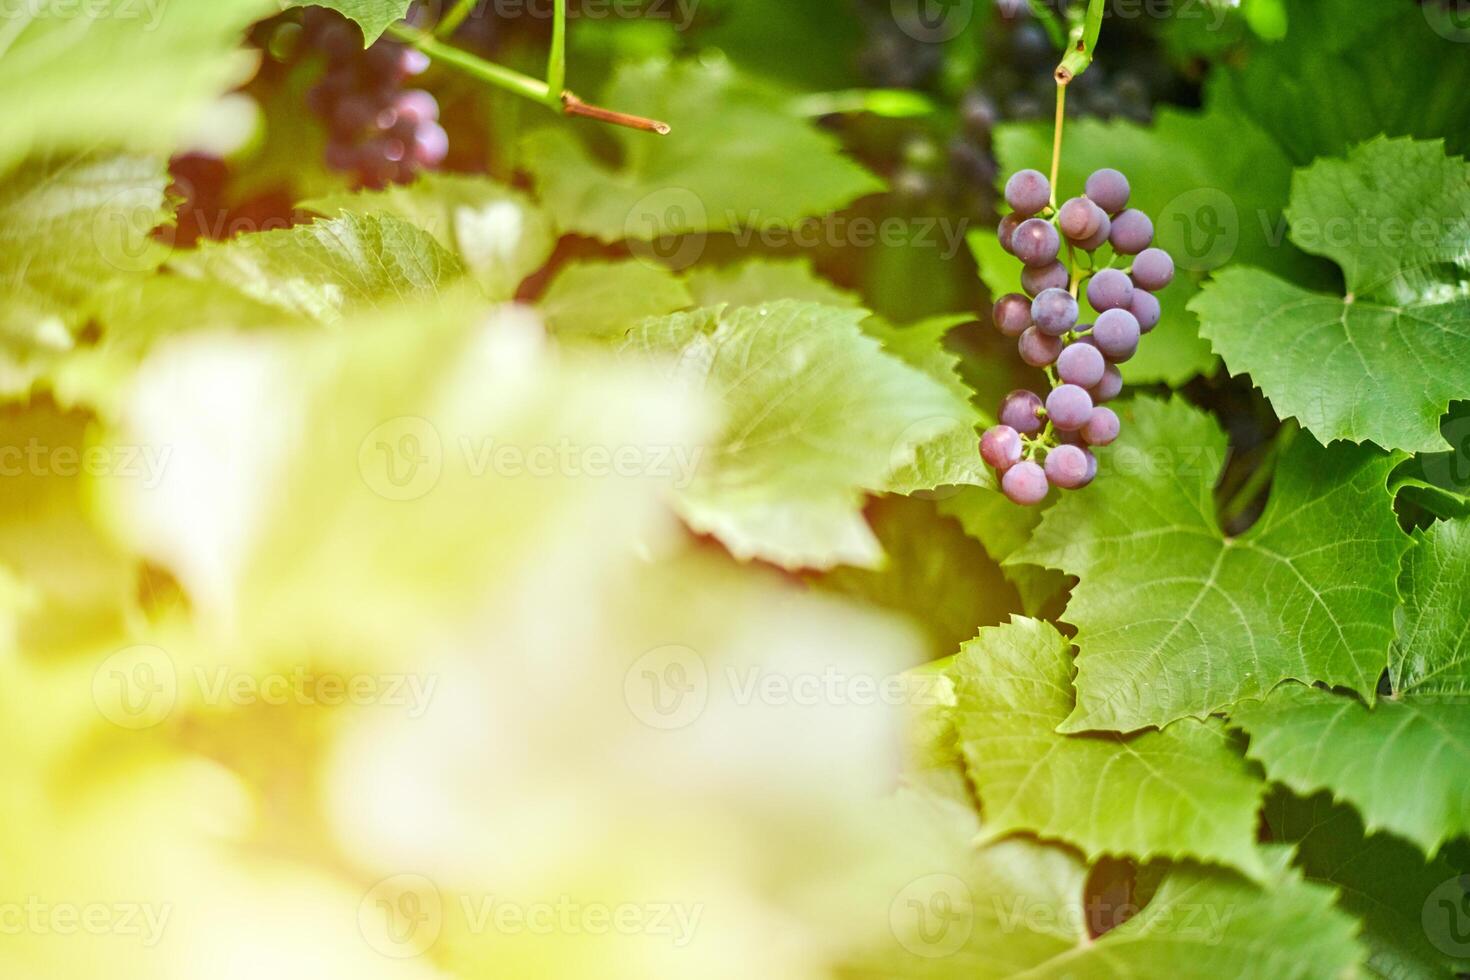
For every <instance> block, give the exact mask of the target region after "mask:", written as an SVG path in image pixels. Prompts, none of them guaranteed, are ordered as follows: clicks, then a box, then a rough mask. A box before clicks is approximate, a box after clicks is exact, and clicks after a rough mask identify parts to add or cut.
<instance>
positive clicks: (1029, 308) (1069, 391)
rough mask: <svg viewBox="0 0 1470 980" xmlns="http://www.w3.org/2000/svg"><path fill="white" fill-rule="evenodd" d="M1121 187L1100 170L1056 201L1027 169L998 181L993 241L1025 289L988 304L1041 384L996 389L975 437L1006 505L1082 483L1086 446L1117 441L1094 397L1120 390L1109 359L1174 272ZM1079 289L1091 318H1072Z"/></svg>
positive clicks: (1146, 323) (1090, 466)
mask: <svg viewBox="0 0 1470 980" xmlns="http://www.w3.org/2000/svg"><path fill="white" fill-rule="evenodd" d="M1129 193H1130V191H1129V187H1128V179H1127V178H1126V177H1124V176H1123V175H1122V174H1121V173H1119V172H1118V171H1116V170H1113V169H1111V168H1104V169H1102V170H1098V171H1096V172H1094V173H1093V174H1092V175H1091V176H1090V177H1088V178H1087V182H1086V185H1085V186H1084V190H1083V194H1082V195H1081V196H1080V197H1073V198H1070V199H1068V200H1067V201H1065V202H1064V203H1063V204H1062V205H1061V206H1060V207H1057V206H1055V205H1053V204H1052V196H1051V194H1052V190H1051V183H1050V182H1049V181H1048V180H1047V179H1046V177H1045V176H1044V175H1043V174H1041V173H1039V172H1038V171H1035V170H1022V171H1019V172H1017V173H1016V174H1014V175H1013V176H1012V177H1011V178H1010V180H1008V181H1007V182H1006V189H1005V198H1006V203H1007V204H1009V205H1010V206H1011V209H1012V211H1011V213H1010V214H1007V215H1006V216H1005V217H1004V218H1002V219H1001V222H1000V228H999V235H1000V243H1001V246H1002V247H1003V248H1004V249H1005V250H1006V251H1007V252H1009V253H1010V254H1012V255H1014V256H1015V257H1016V258H1018V259H1020V260H1021V263H1022V264H1023V265H1024V266H1025V269H1024V270H1023V271H1022V273H1021V287H1022V289H1024V290H1025V294H1024V295H1022V294H1021V293H1008V294H1007V295H1005V296H1002V297H1001V298H1000V299H999V300H997V301H996V303H995V309H994V312H993V320H994V323H995V326H996V329H998V330H999V331H1000V332H1001V333H1003V334H1005V335H1006V336H1007V337H1015V338H1016V346H1017V348H1018V349H1019V351H1020V354H1021V360H1023V361H1025V362H1026V363H1027V364H1029V365H1030V366H1031V367H1036V368H1043V369H1044V370H1045V371H1046V373H1047V377H1048V379H1049V380H1050V381H1051V383H1052V389H1051V391H1050V393H1048V394H1047V396H1046V398H1045V399H1043V398H1042V397H1041V396H1040V395H1038V394H1036V393H1035V392H1033V391H1028V390H1026V389H1020V390H1017V391H1013V392H1011V393H1010V394H1009V395H1006V397H1005V400H1004V401H1003V402H1001V406H1000V424H999V425H996V426H994V427H993V428H991V429H988V430H987V431H986V432H985V434H984V436H983V437H982V438H981V439H980V455H981V457H982V458H983V459H984V460H985V462H986V463H988V464H989V465H990V466H992V467H994V469H995V471H996V473H997V474H999V475H1000V485H1001V490H1002V491H1003V492H1004V493H1005V495H1006V496H1007V497H1009V498H1010V499H1011V500H1012V501H1014V502H1016V503H1018V504H1037V503H1040V502H1041V501H1042V500H1043V499H1044V498H1045V497H1046V495H1047V492H1048V491H1049V490H1050V488H1051V487H1053V486H1058V487H1061V488H1062V489H1064V490H1076V489H1080V488H1081V487H1085V486H1087V485H1088V484H1089V483H1091V482H1092V480H1093V477H1095V476H1096V475H1097V457H1096V456H1094V455H1093V450H1094V449H1095V448H1098V447H1101V446H1106V445H1108V444H1110V443H1111V442H1112V441H1113V440H1114V439H1116V438H1118V430H1119V421H1118V415H1117V413H1116V412H1114V411H1113V410H1112V409H1110V408H1108V407H1106V406H1105V405H1104V404H1103V403H1104V402H1107V401H1110V400H1112V399H1114V398H1116V397H1118V394H1119V393H1120V392H1121V391H1122V390H1123V374H1122V372H1121V371H1119V370H1118V365H1119V364H1121V363H1123V362H1124V361H1126V360H1128V359H1129V358H1131V357H1132V356H1133V355H1134V353H1136V352H1137V350H1138V343H1139V339H1140V338H1141V337H1142V336H1143V335H1144V334H1146V333H1148V332H1149V331H1150V330H1152V329H1153V328H1154V327H1155V326H1157V325H1158V322H1159V315H1160V310H1159V301H1158V298H1157V296H1156V294H1157V293H1158V291H1159V290H1161V289H1163V288H1164V287H1165V286H1167V285H1169V283H1170V281H1172V280H1173V278H1174V260H1173V259H1172V258H1170V257H1169V253H1168V252H1165V251H1164V250H1163V249H1159V248H1153V247H1152V245H1153V237H1154V226H1153V222H1152V221H1151V220H1149V217H1148V215H1146V214H1144V213H1143V212H1142V211H1140V210H1138V209H1137V208H1130V207H1128V197H1129ZM1104 246H1107V247H1106V249H1104ZM1064 248H1065V250H1066V258H1065V260H1064V259H1063V258H1062V252H1063V249H1064ZM1079 297H1082V298H1085V300H1086V305H1087V307H1088V308H1090V309H1091V310H1092V312H1093V313H1095V314H1096V317H1095V318H1094V320H1093V322H1091V323H1082V322H1079V321H1080V320H1081V317H1082V315H1083V306H1082V304H1081V303H1079V302H1078V299H1079Z"/></svg>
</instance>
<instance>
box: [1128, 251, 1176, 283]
mask: <svg viewBox="0 0 1470 980" xmlns="http://www.w3.org/2000/svg"><path fill="white" fill-rule="evenodd" d="M1133 281H1134V282H1135V283H1137V284H1138V285H1139V286H1142V287H1143V288H1144V289H1150V290H1154V291H1158V290H1160V289H1163V288H1164V287H1165V286H1167V285H1169V283H1171V282H1173V281H1174V260H1173V259H1171V258H1170V257H1169V253H1168V252H1166V251H1164V250H1163V249H1161V248H1146V249H1144V250H1143V251H1142V252H1139V253H1138V257H1137V258H1135V259H1134V260H1133Z"/></svg>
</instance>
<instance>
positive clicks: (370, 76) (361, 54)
mask: <svg viewBox="0 0 1470 980" xmlns="http://www.w3.org/2000/svg"><path fill="white" fill-rule="evenodd" d="M300 53H301V54H302V55H303V56H312V55H319V56H321V57H323V58H324V59H325V61H326V69H325V72H324V73H323V75H322V79H321V81H320V82H318V83H317V84H316V86H315V87H313V88H312V89H311V91H310V93H309V94H308V96H307V98H308V106H309V107H310V109H311V111H312V113H313V114H315V115H316V117H317V118H318V119H320V120H321V121H322V124H323V125H324V126H325V127H326V129H327V132H328V134H329V137H330V138H329V142H328V144H327V163H328V164H329V165H330V166H331V167H332V168H333V169H334V170H340V171H344V172H347V173H351V174H354V175H355V176H356V178H357V180H358V181H359V182H360V183H361V184H363V185H364V186H367V187H383V186H386V185H387V184H390V183H405V182H407V181H408V180H411V179H412V178H413V175H414V174H415V173H417V172H418V171H420V170H433V169H435V168H436V167H438V166H439V164H441V163H443V162H444V157H445V155H446V154H447V153H448V152H449V137H448V136H447V135H446V134H445V132H444V129H443V127H441V126H440V125H439V121H438V120H439V105H438V103H437V102H436V101H435V100H434V97H433V96H432V95H430V94H429V93H428V92H426V91H424V90H422V89H413V88H408V87H407V85H408V83H409V80H410V79H412V78H414V77H415V76H417V75H420V74H422V73H423V72H424V71H425V70H426V69H427V68H428V67H429V59H428V57H427V56H426V55H424V54H423V53H422V52H420V51H418V50H417V49H415V48H413V47H410V46H409V45H406V44H401V43H399V42H396V41H391V40H388V39H379V40H378V41H376V42H374V43H373V44H372V45H371V46H369V47H367V48H364V47H363V46H362V36H361V34H360V33H359V32H358V29H357V28H356V27H355V26H354V25H353V24H352V23H351V22H349V21H348V20H347V19H346V18H344V17H342V16H341V15H340V14H338V13H336V12H334V11H331V10H327V9H325V8H321V7H312V8H308V9H307V10H306V11H305V13H304V14H303V16H302V32H301V37H300Z"/></svg>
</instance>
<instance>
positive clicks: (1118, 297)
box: [1087, 269, 1133, 313]
mask: <svg viewBox="0 0 1470 980" xmlns="http://www.w3.org/2000/svg"><path fill="white" fill-rule="evenodd" d="M1132 301H1133V281H1132V280H1131V279H1129V278H1128V276H1127V275H1126V274H1124V273H1123V272H1120V271H1119V270H1117V269H1103V270H1102V271H1101V272H1099V273H1097V274H1096V275H1095V276H1093V277H1092V278H1091V279H1089V280H1088V281H1087V302H1089V303H1091V304H1092V308H1093V309H1094V310H1097V311H1098V312H1099V313H1101V312H1103V311H1105V310H1116V309H1126V308H1127V307H1128V304H1129V303H1131V302H1132Z"/></svg>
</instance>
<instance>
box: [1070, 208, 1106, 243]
mask: <svg viewBox="0 0 1470 980" xmlns="http://www.w3.org/2000/svg"><path fill="white" fill-rule="evenodd" d="M1099 213H1101V211H1099ZM1112 231H1113V219H1112V218H1109V217H1108V216H1107V215H1105V214H1104V215H1103V216H1102V221H1100V222H1098V226H1097V233H1096V234H1095V235H1093V236H1092V237H1091V238H1087V239H1083V240H1082V241H1080V242H1078V243H1077V247H1078V248H1080V249H1082V251H1084V252H1096V251H1097V250H1098V249H1100V248H1102V247H1103V246H1104V245H1106V244H1107V242H1108V236H1109V235H1111V234H1112Z"/></svg>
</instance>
